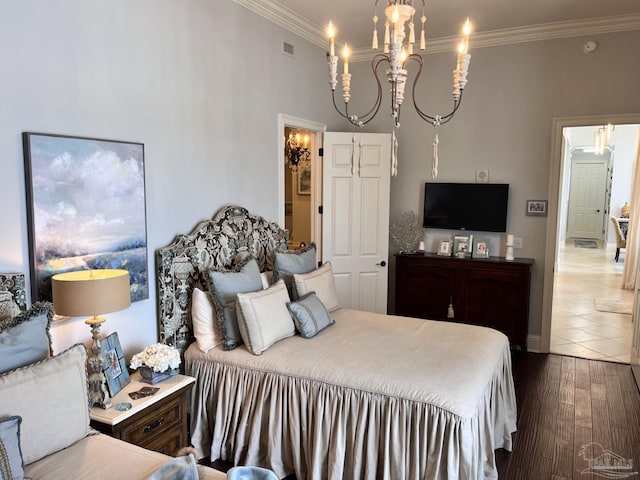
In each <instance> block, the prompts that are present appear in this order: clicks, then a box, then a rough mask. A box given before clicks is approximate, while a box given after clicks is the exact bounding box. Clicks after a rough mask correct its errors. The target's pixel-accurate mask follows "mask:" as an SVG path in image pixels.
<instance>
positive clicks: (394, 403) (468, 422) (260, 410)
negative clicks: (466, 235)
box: [156, 206, 516, 479]
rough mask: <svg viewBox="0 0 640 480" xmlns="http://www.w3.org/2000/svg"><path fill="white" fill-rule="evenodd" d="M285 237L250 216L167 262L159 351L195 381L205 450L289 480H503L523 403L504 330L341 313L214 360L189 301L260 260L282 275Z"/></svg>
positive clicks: (196, 429) (177, 244)
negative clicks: (197, 333) (217, 279)
mask: <svg viewBox="0 0 640 480" xmlns="http://www.w3.org/2000/svg"><path fill="white" fill-rule="evenodd" d="M286 248H287V232H286V231H285V230H283V229H281V228H280V227H279V226H278V225H277V224H275V223H271V222H268V221H266V220H265V219H264V218H262V217H260V216H256V215H252V214H250V213H249V212H248V211H247V210H246V209H244V208H242V207H238V206H228V207H224V208H222V209H221V210H220V211H219V212H218V213H217V214H216V215H215V216H214V217H213V219H212V220H207V221H204V222H201V223H200V224H199V225H197V226H196V228H195V229H194V230H193V231H192V232H191V233H189V234H186V235H179V236H178V237H176V239H175V240H174V241H173V242H172V243H171V244H170V245H168V246H166V247H164V248H161V249H159V250H158V251H157V258H156V261H157V268H158V300H159V305H158V312H159V332H160V340H161V341H162V342H164V343H167V344H170V345H174V346H176V347H177V348H179V349H180V350H181V351H182V352H183V355H184V368H185V373H186V374H188V375H192V376H194V377H195V378H196V385H195V387H194V391H193V395H192V401H191V434H192V443H193V445H194V446H195V447H196V448H197V449H198V450H199V451H200V452H202V454H203V455H205V456H207V457H210V459H211V460H216V459H222V460H225V461H228V462H230V463H232V464H234V465H239V464H245V465H259V466H263V467H267V468H270V469H271V470H273V471H274V472H275V473H276V474H278V475H279V476H280V477H283V476H286V475H290V474H295V475H296V477H297V478H298V479H305V478H329V479H338V478H354V479H355V478H388V479H398V478H407V479H490V478H497V470H496V463H495V455H494V451H495V449H498V448H504V449H506V450H508V451H510V450H511V435H512V433H513V432H514V431H515V429H516V403H515V393H514V387H513V379H512V374H511V356H510V350H509V343H508V340H507V338H506V337H505V336H504V335H503V334H502V333H499V332H497V331H495V330H491V329H488V328H484V327H477V326H470V325H462V324H456V323H449V322H438V321H430V320H420V319H413V318H406V317H400V316H393V315H381V314H375V313H370V312H362V311H355V310H349V309H345V308H338V309H336V310H334V311H332V312H331V317H332V319H333V321H335V323H334V324H333V325H331V326H330V327H328V328H325V329H324V330H322V331H320V332H319V333H318V334H317V335H315V336H314V337H313V338H310V339H307V338H302V337H301V336H300V335H293V336H289V337H287V338H285V339H283V340H280V341H278V342H276V343H274V344H273V345H271V346H270V347H269V348H268V349H266V351H264V352H263V353H262V354H261V355H254V354H252V353H251V352H250V351H249V348H247V347H245V345H241V346H239V347H238V348H235V349H232V350H225V349H223V348H221V347H216V348H212V349H210V350H208V351H207V352H206V353H205V352H204V351H202V350H201V349H200V348H199V347H198V345H197V343H196V342H194V337H193V324H192V321H191V298H192V294H193V292H194V290H195V289H204V290H206V289H208V281H207V275H208V272H209V271H210V270H211V269H216V268H222V267H228V266H229V265H232V264H233V263H235V262H237V261H238V259H239V258H246V257H253V258H255V259H256V260H257V263H258V265H259V268H260V270H261V271H263V272H264V271H270V270H272V269H273V258H274V255H275V252H284V251H286Z"/></svg>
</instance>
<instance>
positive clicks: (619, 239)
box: [611, 215, 627, 262]
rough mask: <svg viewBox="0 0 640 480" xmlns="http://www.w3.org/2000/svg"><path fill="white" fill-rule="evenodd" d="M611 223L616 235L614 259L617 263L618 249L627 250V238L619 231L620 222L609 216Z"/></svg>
mask: <svg viewBox="0 0 640 480" xmlns="http://www.w3.org/2000/svg"><path fill="white" fill-rule="evenodd" d="M611 223H613V230H614V231H615V233H616V255H615V257H614V258H615V260H616V262H617V261H618V258H619V257H620V249H621V248H627V238H626V236H625V235H624V233H622V230H621V229H620V222H618V219H617V218H616V217H614V216H613V215H612V216H611Z"/></svg>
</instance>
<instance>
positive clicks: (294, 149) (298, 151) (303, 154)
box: [284, 130, 311, 173]
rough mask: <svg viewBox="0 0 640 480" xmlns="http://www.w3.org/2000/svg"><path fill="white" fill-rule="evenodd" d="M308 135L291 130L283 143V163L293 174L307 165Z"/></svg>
mask: <svg viewBox="0 0 640 480" xmlns="http://www.w3.org/2000/svg"><path fill="white" fill-rule="evenodd" d="M310 157H311V152H310V151H309V135H308V134H306V133H305V134H304V135H303V134H301V133H300V132H296V131H294V130H291V131H290V132H289V137H288V138H287V139H286V140H285V142H284V161H285V163H286V164H287V165H289V168H290V169H291V171H293V172H294V173H295V172H297V171H298V168H299V167H305V166H307V165H308V164H309V158H310Z"/></svg>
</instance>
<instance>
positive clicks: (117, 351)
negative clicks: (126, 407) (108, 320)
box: [100, 332, 130, 397]
mask: <svg viewBox="0 0 640 480" xmlns="http://www.w3.org/2000/svg"><path fill="white" fill-rule="evenodd" d="M100 350H101V352H102V365H103V367H102V372H103V373H104V376H105V378H106V380H107V386H108V387H109V396H111V397H115V396H116V394H117V393H118V392H119V391H120V390H122V388H123V387H125V386H126V385H128V384H129V381H130V379H129V370H127V364H126V362H125V360H124V353H123V352H122V347H121V346H120V340H118V334H117V333H116V332H113V333H112V334H111V335H109V336H108V337H106V338H103V339H102V340H100Z"/></svg>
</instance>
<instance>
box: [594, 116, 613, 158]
mask: <svg viewBox="0 0 640 480" xmlns="http://www.w3.org/2000/svg"><path fill="white" fill-rule="evenodd" d="M615 129H616V127H614V126H613V125H611V124H610V123H609V124H608V125H603V126H601V127H599V128H598V130H596V131H595V132H594V134H593V147H594V149H595V152H596V154H597V155H602V154H603V153H604V150H605V149H606V148H607V145H609V140H610V139H611V134H612V133H613V132H614V131H615Z"/></svg>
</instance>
